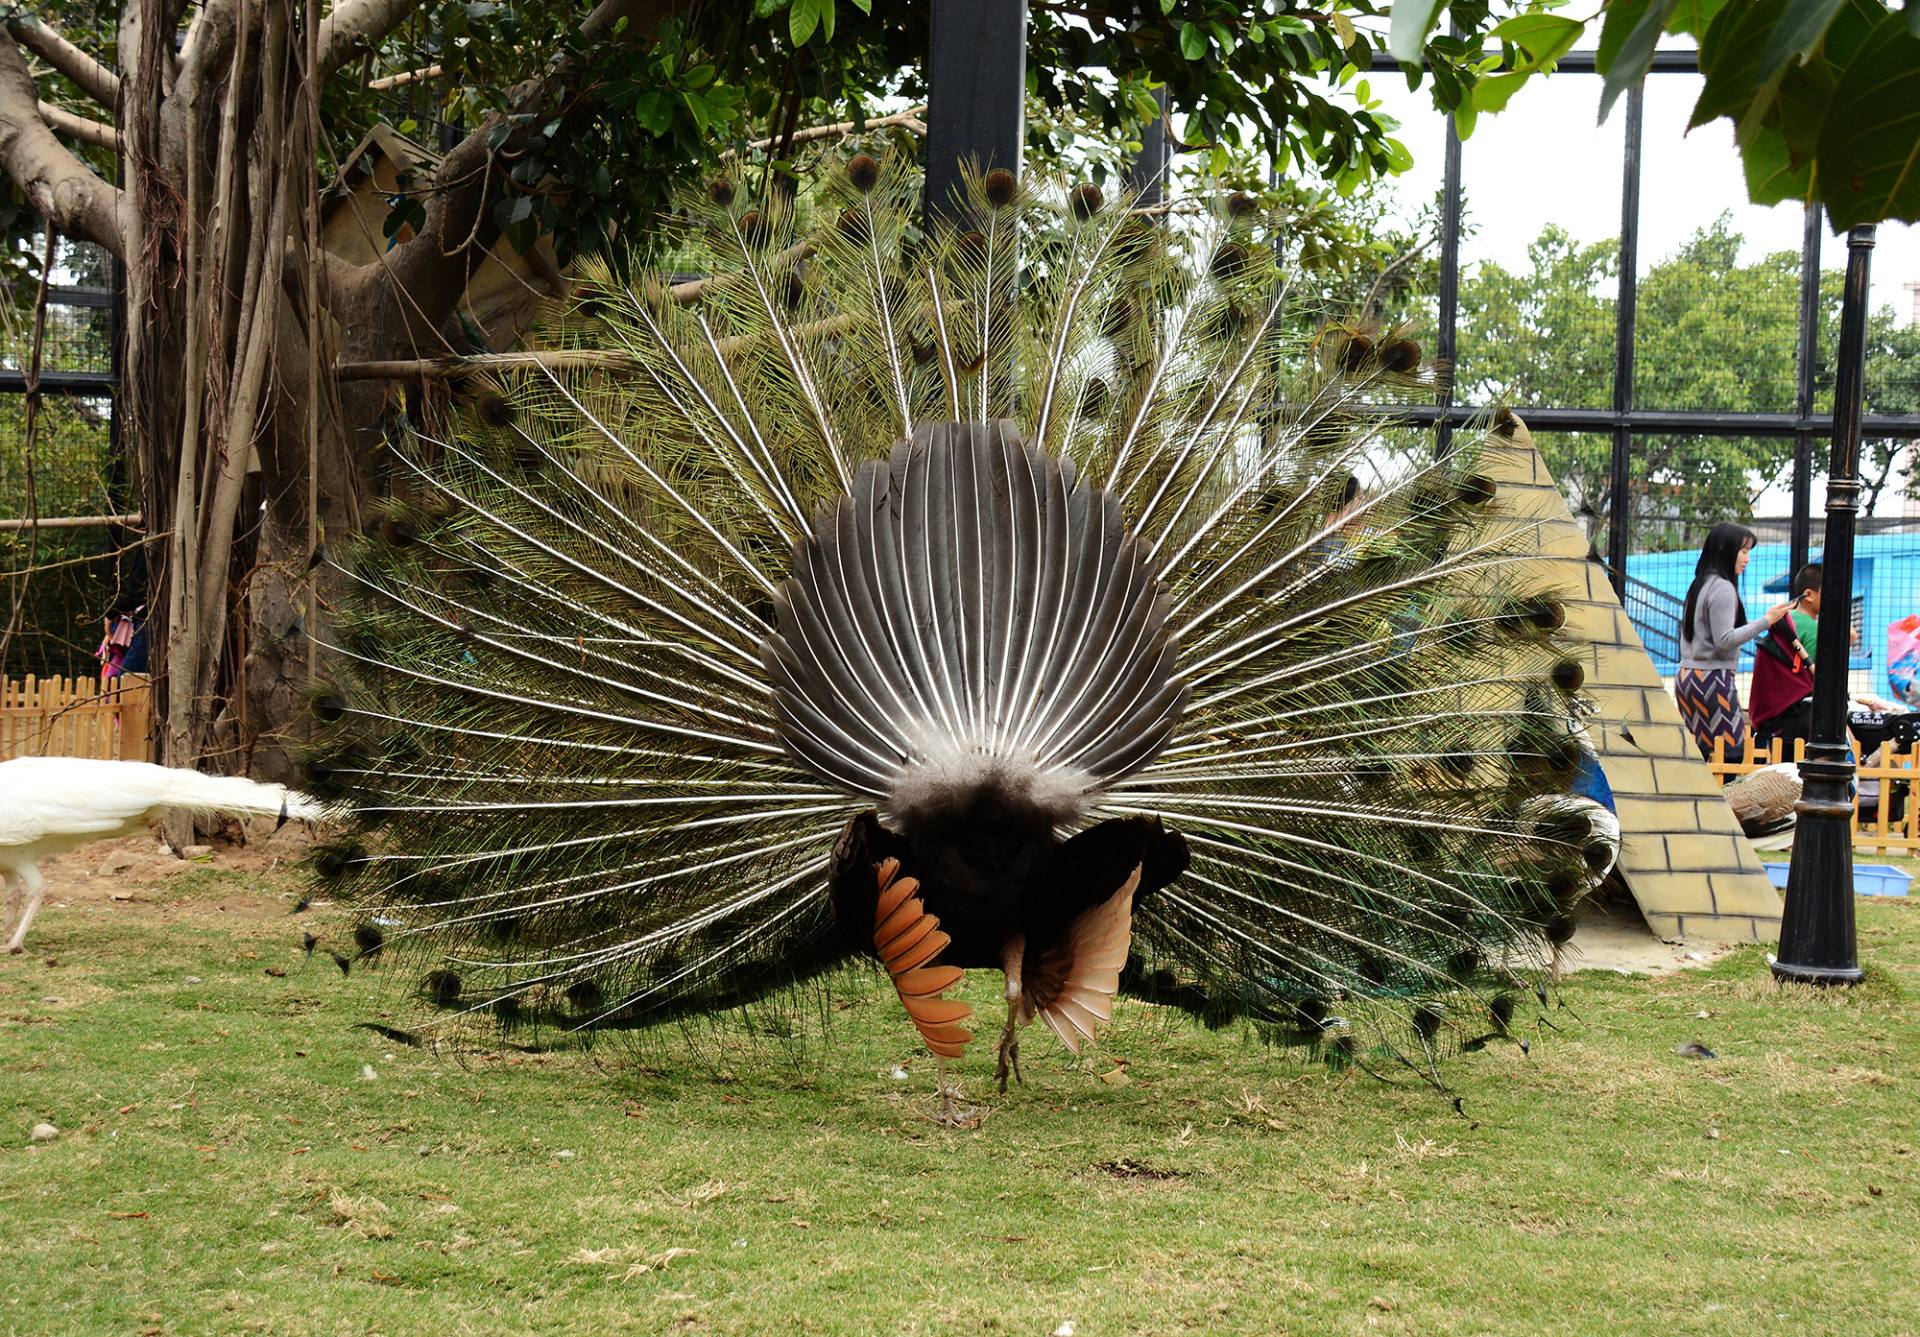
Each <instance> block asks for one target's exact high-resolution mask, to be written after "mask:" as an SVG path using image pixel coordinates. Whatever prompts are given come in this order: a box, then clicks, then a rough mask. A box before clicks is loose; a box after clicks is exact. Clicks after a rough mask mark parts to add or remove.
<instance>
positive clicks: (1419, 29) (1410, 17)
mask: <svg viewBox="0 0 1920 1337" xmlns="http://www.w3.org/2000/svg"><path fill="white" fill-rule="evenodd" d="M1445 2H1446V0H1394V6H1393V24H1392V26H1391V27H1390V28H1389V29H1388V30H1387V54H1388V55H1390V56H1392V57H1393V58H1394V59H1395V60H1397V61H1400V62H1401V63H1402V64H1405V65H1411V64H1414V63H1416V62H1418V61H1419V59H1420V48H1421V47H1423V46H1425V45H1426V44H1427V33H1428V32H1429V31H1430V30H1431V29H1432V28H1433V25H1434V21H1435V20H1436V19H1438V18H1439V17H1440V8H1441V6H1442V5H1443V4H1444V3H1445Z"/></svg>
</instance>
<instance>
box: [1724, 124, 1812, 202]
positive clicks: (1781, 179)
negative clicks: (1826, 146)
mask: <svg viewBox="0 0 1920 1337" xmlns="http://www.w3.org/2000/svg"><path fill="white" fill-rule="evenodd" d="M1740 160H1741V166H1742V167H1744V168H1745V169H1746V174H1747V198H1749V199H1751V200H1752V201H1753V202H1754V203H1755V204H1779V203H1780V202H1781V201H1783V200H1804V199H1806V198H1807V196H1808V195H1809V194H1810V193H1811V191H1812V188H1813V169H1812V165H1811V164H1810V163H1806V162H1802V163H1801V164H1800V165H1799V166H1798V167H1795V166H1794V163H1793V155H1792V152H1791V150H1789V148H1788V147H1787V137H1786V136H1785V135H1783V134H1782V133H1781V132H1780V131H1778V130H1775V129H1771V128H1769V129H1763V130H1761V131H1760V132H1759V133H1758V134H1756V135H1754V137H1753V138H1752V139H1750V140H1748V141H1747V143H1746V144H1745V145H1743V146H1742V147H1741V150H1740Z"/></svg>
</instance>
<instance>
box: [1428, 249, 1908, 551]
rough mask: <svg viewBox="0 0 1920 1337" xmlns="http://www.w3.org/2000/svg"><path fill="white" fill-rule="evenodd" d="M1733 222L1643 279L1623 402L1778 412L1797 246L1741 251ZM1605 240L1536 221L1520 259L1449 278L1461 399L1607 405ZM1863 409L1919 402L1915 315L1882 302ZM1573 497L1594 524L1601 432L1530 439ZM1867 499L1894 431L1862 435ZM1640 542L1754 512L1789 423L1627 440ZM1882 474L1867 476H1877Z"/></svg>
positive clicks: (1658, 543) (1834, 320) (1831, 326)
mask: <svg viewBox="0 0 1920 1337" xmlns="http://www.w3.org/2000/svg"><path fill="white" fill-rule="evenodd" d="M1742 242H1743V238H1742V237H1741V235H1740V234H1739V233H1738V232H1736V231H1734V230H1733V226H1732V220H1731V217H1730V216H1728V215H1722V216H1721V217H1720V218H1719V219H1718V220H1716V221H1715V222H1714V223H1713V225H1712V226H1710V227H1706V228H1702V229H1701V230H1700V231H1698V232H1696V233H1695V234H1694V236H1693V237H1692V238H1691V239H1689V240H1688V241H1687V243H1686V244H1685V245H1683V246H1682V247H1681V248H1680V249H1679V250H1678V251H1676V252H1674V253H1673V254H1672V255H1670V256H1667V257H1666V258H1664V259H1662V260H1660V261H1657V262H1656V263H1654V264H1653V265H1652V266H1651V267H1650V268H1648V270H1647V271H1646V272H1645V273H1644V274H1643V275H1642V276H1641V278H1640V286H1639V309H1638V312H1637V315H1636V321H1635V332H1636V338H1637V340H1638V343H1637V347H1636V356H1635V359H1634V363H1635V369H1636V373H1637V378H1638V379H1637V383H1636V384H1635V386H1634V402H1635V403H1637V404H1639V405H1641V406H1642V407H1645V408H1655V409H1700V410H1713V411H1717V412H1725V413H1790V412H1792V411H1793V406H1794V385H1795V375H1794V356H1795V344H1796V331H1797V329H1798V322H1799V308H1800V255H1799V253H1798V252H1795V251H1782V252H1777V253H1774V254H1771V255H1766V256H1762V257H1759V258H1758V259H1755V260H1750V261H1746V262H1742V261H1741V259H1740V248H1741V245H1742ZM1618 261H1619V243H1618V241H1616V240H1613V239H1608V240H1606V241H1601V242H1594V243H1590V244H1587V243H1581V242H1577V241H1575V240H1574V239H1573V238H1572V237H1570V236H1569V235H1568V234H1567V233H1566V232H1565V231H1563V230H1562V229H1560V228H1557V227H1551V226H1550V227H1547V228H1546V229H1544V230H1543V231H1542V232H1541V234H1540V236H1539V237H1538V238H1536V239H1535V241H1534V242H1533V244H1532V245H1531V246H1530V247H1528V252H1527V266H1526V268H1524V269H1522V270H1517V271H1515V270H1509V269H1507V268H1505V267H1504V266H1501V265H1498V264H1494V263H1491V262H1488V263H1483V264H1481V265H1479V266H1478V267H1476V268H1475V269H1473V270H1472V271H1471V272H1470V273H1469V274H1467V275H1466V276H1465V277H1463V279H1462V282H1461V285H1460V333H1459V350H1460V356H1459V373H1460V377H1461V381H1460V388H1459V391H1458V392H1457V393H1460V394H1461V395H1462V396H1463V397H1464V398H1465V399H1467V400H1468V401H1470V402H1482V403H1487V402H1495V401H1498V400H1500V399H1502V398H1507V399H1510V401H1511V402H1513V403H1515V404H1518V405H1527V404H1546V405H1554V406H1567V407H1604V406H1606V405H1608V404H1610V403H1611V402H1612V397H1613V344H1614V305H1615V300H1614V293H1615V292H1616V290H1617V288H1616V276H1617V270H1618ZM1841 282H1842V274H1841V271H1839V270H1827V271H1824V272H1823V273H1822V275H1821V298H1820V314H1819V321H1820V325H1819V336H1818V340H1817V344H1816V347H1818V348H1819V349H1820V350H1822V351H1821V354H1820V357H1821V361H1820V362H1819V363H1818V364H1817V365H1816V367H1815V373H1814V376H1815V393H1816V398H1815V411H1816V412H1825V411H1829V410H1830V409H1831V405H1832V395H1833V367H1832V364H1831V360H1830V352H1829V351H1828V350H1831V349H1832V348H1833V347H1834V346H1835V343H1836V339H1837V334H1838V330H1839V321H1840V290H1841ZM1868 339H1869V347H1868V391H1867V411H1868V412H1870V413H1885V414H1899V413H1913V412H1916V411H1920V377H1917V376H1916V375H1915V373H1914V368H1915V366H1916V365H1920V362H1916V358H1920V329H1915V328H1914V327H1912V326H1910V325H1902V324H1901V323H1900V321H1899V319H1898V317H1897V316H1896V314H1895V313H1894V311H1893V310H1892V309H1891V308H1884V307H1883V308H1882V309H1881V310H1879V311H1877V312H1874V313H1873V314H1872V316H1871V318H1870V322H1869V334H1868ZM1536 439H1537V440H1539V442H1540V444H1541V449H1542V451H1543V452H1544V453H1545V455H1546V457H1547V460H1548V463H1549V464H1550V465H1551V466H1552V468H1553V470H1554V474H1555V477H1556V478H1558V479H1559V481H1560V485H1561V487H1562V488H1563V489H1564V490H1565V492H1566V494H1567V498H1568V501H1569V504H1570V505H1572V506H1573V508H1574V510H1575V511H1576V513H1578V514H1580V515H1581V516H1583V517H1584V518H1585V519H1586V520H1587V523H1588V526H1589V529H1590V531H1591V532H1593V533H1595V534H1597V533H1598V532H1599V529H1600V526H1601V525H1602V524H1603V523H1604V518H1605V516H1606V515H1607V514H1608V512H1609V508H1610V506H1611V501H1612V496H1611V487H1612V469H1611V454H1612V445H1611V442H1610V441H1609V440H1608V438H1607V436H1606V435H1605V434H1604V433H1571V432H1542V433H1539V434H1538V436H1537V438H1536ZM1863 457H1864V458H1865V460H1866V461H1867V462H1866V464H1865V465H1864V466H1863V473H1865V475H1866V477H1867V479H1868V483H1869V496H1868V501H1867V505H1866V507H1865V509H1866V513H1867V514H1869V515H1871V514H1873V506H1874V504H1875V503H1877V502H1878V501H1879V499H1880V496H1881V494H1882V493H1883V491H1884V490H1885V488H1886V487H1887V486H1888V484H1889V483H1890V482H1894V481H1896V480H1898V479H1900V478H1902V477H1903V476H1904V473H1903V471H1904V469H1905V468H1906V461H1907V460H1908V459H1909V458H1910V452H1909V451H1908V450H1907V447H1906V443H1902V442H1899V441H1895V440H1885V439H1882V440H1869V441H1867V442H1866V443H1865V449H1864V451H1863ZM1633 460H1634V464H1633V475H1634V482H1635V486H1636V487H1638V488H1641V489H1643V495H1642V498H1640V499H1636V501H1635V503H1634V513H1635V515H1636V516H1637V517H1638V518H1637V521H1636V533H1635V535H1634V538H1635V541H1636V543H1638V544H1640V545H1642V546H1650V547H1684V546H1687V545H1688V544H1690V543H1691V542H1692V541H1693V539H1694V537H1697V532H1698V530H1699V529H1700V528H1701V527H1703V526H1709V525H1712V524H1713V523H1715V522H1716V521H1719V520H1728V519H1733V520H1745V519H1751V518H1752V517H1753V513H1754V504H1755V502H1756V500H1757V499H1758V497H1759V496H1760V494H1761V493H1762V492H1764V491H1765V490H1766V488H1767V487H1769V486H1770V485H1773V484H1776V483H1779V482H1781V481H1783V480H1784V479H1785V477H1786V476H1787V473H1788V471H1789V470H1790V468H1791V466H1792V461H1793V440H1792V438H1790V437H1778V436H1772V437H1715V436H1698V435H1676V434H1650V435H1647V436H1642V437H1639V438H1637V439H1636V440H1635V442H1634V457H1633ZM1876 477H1877V479H1878V482H1877V483H1876V482H1875V481H1874V480H1875V479H1876Z"/></svg>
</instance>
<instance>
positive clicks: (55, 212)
mask: <svg viewBox="0 0 1920 1337" xmlns="http://www.w3.org/2000/svg"><path fill="white" fill-rule="evenodd" d="M0 171H5V172H6V174H7V175H8V176H10V177H12V178H13V180H14V181H15V182H16V183H17V184H18V185H19V187H20V189H21V191H22V192H23V193H24V194H25V195H26V197H27V201H28V203H30V204H31V205H33V207H34V209H35V211H36V212H38V213H39V215H40V216H41V217H42V218H44V219H46V220H47V221H48V222H49V223H51V224H52V225H53V226H54V227H56V228H58V229H59V230H60V231H62V232H64V233H66V234H67V235H68V236H70V237H80V238H83V239H85V240H87V241H92V242H98V243H99V244H100V245H102V246H104V247H106V248H107V249H108V250H110V251H112V252H113V253H114V254H115V255H118V256H121V257H122V258H123V259H124V258H125V256H124V250H125V247H124V244H123V242H122V240H121V234H120V205H121V194H120V192H119V191H118V190H116V189H114V188H113V187H112V186H110V185H108V184H107V183H106V182H105V181H102V180H101V179H100V178H99V177H98V176H96V175H94V173H93V171H92V170H91V169H90V168H88V166H87V165H86V164H85V163H83V162H81V161H80V160H79V159H78V158H76V157H74V156H73V154H72V153H71V152H69V151H68V150H67V147H66V145H64V144H62V143H61V142H60V141H59V140H58V139H55V138H54V135H53V131H51V130H49V129H48V128H47V125H46V122H45V121H43V120H41V119H40V99H39V98H38V97H37V96H36V95H35V91H34V87H33V75H32V73H31V72H30V71H29V70H28V69H27V61H26V57H25V56H22V55H21V54H20V48H19V47H17V46H15V45H14V42H13V38H11V37H10V36H7V35H6V34H5V33H0Z"/></svg>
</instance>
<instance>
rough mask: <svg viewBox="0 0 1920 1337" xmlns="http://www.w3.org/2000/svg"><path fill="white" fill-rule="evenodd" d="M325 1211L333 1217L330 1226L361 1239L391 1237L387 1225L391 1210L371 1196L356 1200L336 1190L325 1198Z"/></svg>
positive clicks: (390, 1229)
mask: <svg viewBox="0 0 1920 1337" xmlns="http://www.w3.org/2000/svg"><path fill="white" fill-rule="evenodd" d="M327 1211H328V1212H329V1213H330V1214H331V1215H332V1217H333V1220H332V1222H331V1224H333V1225H336V1226H338V1227H340V1228H341V1229H342V1230H345V1231H347V1232H348V1233H349V1234H353V1235H358V1236H359V1237H360V1238H361V1239H367V1240H383V1239H391V1238H392V1237H393V1227H392V1226H391V1225H389V1224H388V1223H387V1218H388V1217H390V1216H392V1215H393V1209H392V1208H390V1207H388V1206H387V1204H386V1203H384V1202H382V1201H380V1199H378V1198H376V1197H373V1196H371V1195H368V1196H365V1197H358V1198H356V1197H354V1196H352V1195H351V1194H347V1193H342V1192H340V1191H339V1190H338V1189H336V1190H334V1192H333V1193H332V1194H331V1195H330V1196H329V1197H328V1198H327Z"/></svg>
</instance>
